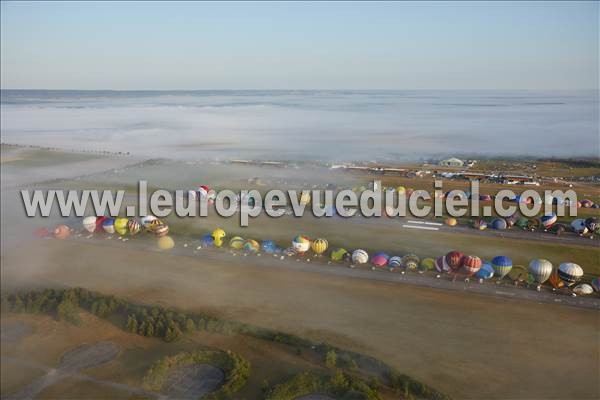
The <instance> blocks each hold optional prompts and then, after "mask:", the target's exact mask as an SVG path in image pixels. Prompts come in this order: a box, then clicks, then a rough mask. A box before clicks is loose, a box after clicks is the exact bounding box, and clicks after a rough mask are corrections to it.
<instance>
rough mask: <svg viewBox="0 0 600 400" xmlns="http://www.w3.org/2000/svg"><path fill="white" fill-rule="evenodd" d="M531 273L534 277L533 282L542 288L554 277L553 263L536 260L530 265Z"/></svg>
mask: <svg viewBox="0 0 600 400" xmlns="http://www.w3.org/2000/svg"><path fill="white" fill-rule="evenodd" d="M529 273H530V274H531V276H533V280H534V281H535V282H536V283H537V284H538V290H540V286H541V285H542V284H543V283H544V282H546V281H547V280H548V279H549V278H550V275H552V263H551V262H550V261H548V260H544V259H536V260H533V261H531V262H530V263H529Z"/></svg>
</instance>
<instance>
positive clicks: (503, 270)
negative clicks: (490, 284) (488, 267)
mask: <svg viewBox="0 0 600 400" xmlns="http://www.w3.org/2000/svg"><path fill="white" fill-rule="evenodd" d="M492 267H493V268H494V272H495V274H496V275H497V276H499V277H500V279H502V278H504V277H505V276H506V274H508V273H509V272H510V270H511V269H512V260H511V259H510V258H508V257H506V256H496V257H494V258H492Z"/></svg>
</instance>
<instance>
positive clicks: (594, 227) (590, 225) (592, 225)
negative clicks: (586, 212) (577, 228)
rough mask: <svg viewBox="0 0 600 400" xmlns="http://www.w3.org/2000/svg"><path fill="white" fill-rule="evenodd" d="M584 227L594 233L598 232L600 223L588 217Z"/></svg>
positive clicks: (594, 218) (596, 219)
mask: <svg viewBox="0 0 600 400" xmlns="http://www.w3.org/2000/svg"><path fill="white" fill-rule="evenodd" d="M585 227H586V228H587V229H588V231H590V232H592V233H596V232H598V229H600V222H599V221H598V218H596V217H590V218H588V219H586V220H585Z"/></svg>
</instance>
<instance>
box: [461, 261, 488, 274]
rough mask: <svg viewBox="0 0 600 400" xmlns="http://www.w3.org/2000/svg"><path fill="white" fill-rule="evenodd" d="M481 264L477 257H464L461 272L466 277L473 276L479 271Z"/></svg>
mask: <svg viewBox="0 0 600 400" xmlns="http://www.w3.org/2000/svg"><path fill="white" fill-rule="evenodd" d="M482 265H483V262H482V261H481V258H479V257H477V256H465V257H464V259H463V265H462V268H463V271H464V272H465V274H466V275H467V276H473V275H475V274H476V273H477V271H479V270H480V269H481V266H482Z"/></svg>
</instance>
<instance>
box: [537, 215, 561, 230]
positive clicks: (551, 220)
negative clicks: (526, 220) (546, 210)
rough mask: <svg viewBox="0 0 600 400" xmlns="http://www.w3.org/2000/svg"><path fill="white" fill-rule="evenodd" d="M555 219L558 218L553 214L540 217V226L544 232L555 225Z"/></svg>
mask: <svg viewBox="0 0 600 400" xmlns="http://www.w3.org/2000/svg"><path fill="white" fill-rule="evenodd" d="M557 219H558V217H557V216H556V214H554V213H550V214H546V215H542V218H540V220H541V222H542V226H543V227H544V230H546V231H547V230H548V229H550V228H551V227H552V225H554V224H555V223H556V221H557Z"/></svg>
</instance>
